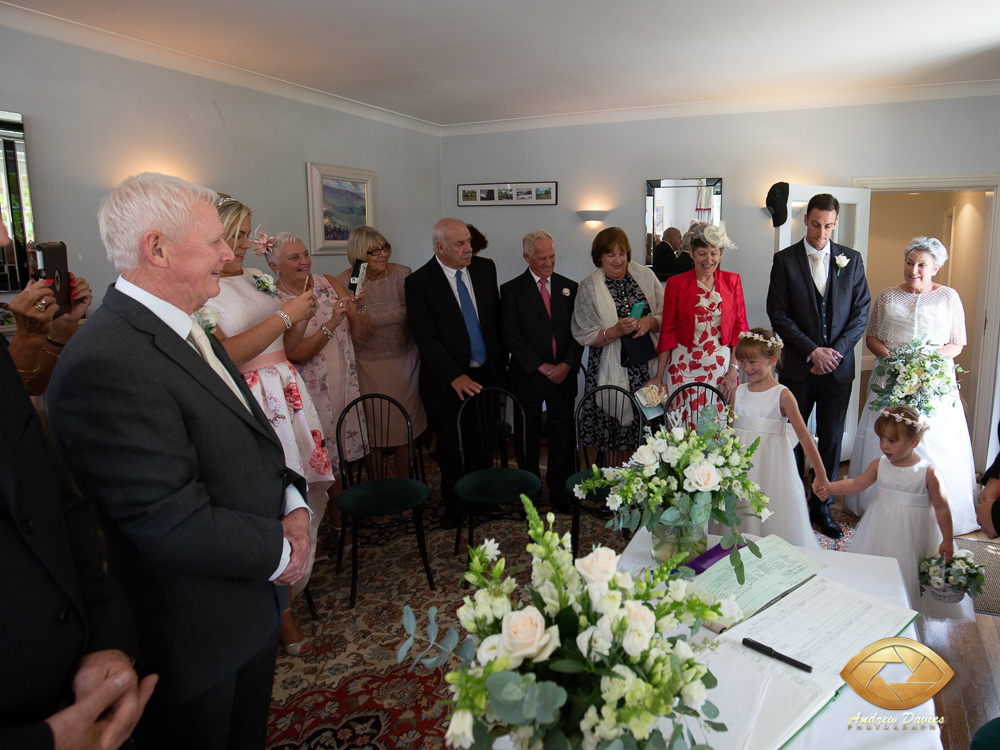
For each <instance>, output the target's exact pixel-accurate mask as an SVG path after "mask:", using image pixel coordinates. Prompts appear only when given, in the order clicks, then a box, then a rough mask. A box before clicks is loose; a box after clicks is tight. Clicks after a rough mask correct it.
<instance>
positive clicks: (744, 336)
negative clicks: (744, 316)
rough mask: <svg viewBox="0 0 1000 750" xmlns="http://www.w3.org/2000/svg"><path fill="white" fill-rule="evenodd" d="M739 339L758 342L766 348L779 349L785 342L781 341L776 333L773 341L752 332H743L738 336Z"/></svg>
mask: <svg viewBox="0 0 1000 750" xmlns="http://www.w3.org/2000/svg"><path fill="white" fill-rule="evenodd" d="M740 339H750V340H751V341H760V342H761V343H762V344H767V346H768V348H770V347H772V346H776V347H778V348H779V349H780V348H781V347H783V346H784V345H785V342H784V341H782V340H781V336H779V335H778V334H777V333H775V334H774V338H773V339H768V338H764V336H763V335H762V334H759V333H754V332H753V331H743V332H742V333H741V334H740Z"/></svg>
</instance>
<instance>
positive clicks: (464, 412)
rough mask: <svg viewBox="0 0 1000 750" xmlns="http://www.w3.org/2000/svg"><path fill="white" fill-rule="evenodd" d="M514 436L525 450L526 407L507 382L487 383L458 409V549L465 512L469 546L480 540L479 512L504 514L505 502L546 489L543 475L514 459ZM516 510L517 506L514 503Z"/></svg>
mask: <svg viewBox="0 0 1000 750" xmlns="http://www.w3.org/2000/svg"><path fill="white" fill-rule="evenodd" d="M508 407H512V409H513V419H514V424H513V425H511V424H510V423H508V422H507V411H508ZM511 439H519V440H520V441H521V455H524V453H523V451H524V449H525V442H524V441H525V435H524V408H523V407H522V406H521V403H520V402H519V401H518V400H517V399H516V398H515V397H514V395H513V394H512V393H510V392H509V391H505V390H504V389H503V388H483V389H482V390H481V391H480V392H479V393H477V394H476V395H475V396H471V397H469V398H467V399H466V400H465V403H463V404H462V408H460V409H459V410H458V450H459V454H460V456H461V460H462V476H461V478H460V479H459V480H458V481H457V482H456V483H455V494H456V495H458V497H459V498H460V499H461V501H462V503H461V505H460V506H459V522H458V528H457V529H456V531H455V554H456V555H457V554H458V550H459V547H460V546H461V544H462V516H463V515H465V514H468V519H469V546H470V547H472V546H475V541H474V540H475V526H476V519H477V516H487V517H499V516H503V515H505V513H504V511H503V509H502V508H500V506H502V505H505V504H509V503H516V504H517V509H519V508H521V495H522V494H523V495H527V496H528V497H534V496H535V495H537V494H538V493H539V492H540V491H541V489H542V480H541V479H539V478H538V477H537V476H535V475H534V474H532V473H531V472H530V471H525V470H524V469H516V468H512V467H511V466H510V465H509V460H508V453H509V446H510V441H511ZM515 510H516V509H515Z"/></svg>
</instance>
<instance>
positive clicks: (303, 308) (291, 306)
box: [281, 289, 343, 323]
mask: <svg viewBox="0 0 1000 750" xmlns="http://www.w3.org/2000/svg"><path fill="white" fill-rule="evenodd" d="M338 302H339V300H338ZM317 305H318V303H317V302H316V292H315V291H314V290H312V289H310V290H309V291H308V292H303V293H302V294H300V295H299V296H298V297H296V298H295V299H293V300H289V301H288V302H286V303H285V304H284V305H283V306H282V308H281V312H283V313H285V315H287V316H288V317H289V318H290V319H291V321H292V323H300V322H301V321H303V320H309V318H311V317H312V316H313V313H315V312H316V307H317ZM334 309H336V303H334ZM341 317H343V316H341ZM337 322H338V323H339V322H340V321H337Z"/></svg>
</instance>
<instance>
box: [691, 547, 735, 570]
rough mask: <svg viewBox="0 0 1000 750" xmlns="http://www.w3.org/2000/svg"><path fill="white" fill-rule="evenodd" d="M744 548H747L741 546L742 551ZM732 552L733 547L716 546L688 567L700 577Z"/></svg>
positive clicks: (699, 556)
mask: <svg viewBox="0 0 1000 750" xmlns="http://www.w3.org/2000/svg"><path fill="white" fill-rule="evenodd" d="M744 547H746V545H745V544H741V545H740V549H742V548H744ZM732 551H733V548H732V547H728V548H723V546H722V544H716V545H715V546H714V547H711V548H710V549H707V550H705V551H704V552H702V553H701V554H700V555H698V556H697V557H696V558H695V559H694V560H692V561H691V562H689V563H687V567H689V568H691V570H693V571H694V572H695V575H700V574H701V573H704V572H705V571H706V570H708V569H709V568H711V567H712V566H713V565H715V563H717V562H719V560H721V559H722V558H723V557H725V556H726V555H728V554H730V553H731V552H732Z"/></svg>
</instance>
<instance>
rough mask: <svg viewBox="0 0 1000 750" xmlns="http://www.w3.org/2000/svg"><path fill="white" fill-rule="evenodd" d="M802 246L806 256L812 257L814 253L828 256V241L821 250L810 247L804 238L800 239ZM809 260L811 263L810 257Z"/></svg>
mask: <svg viewBox="0 0 1000 750" xmlns="http://www.w3.org/2000/svg"><path fill="white" fill-rule="evenodd" d="M802 244H803V245H805V246H806V255H809V256H813V255H815V254H816V253H822V254H823V255H829V254H830V240H827V241H826V246H825V247H824V248H823V249H822V250H817V249H816V248H814V247H813V246H812V245H810V244H809V240H807V239H805V238H803V239H802ZM809 260H810V261H811V260H812V258H811V257H810V258H809Z"/></svg>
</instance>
